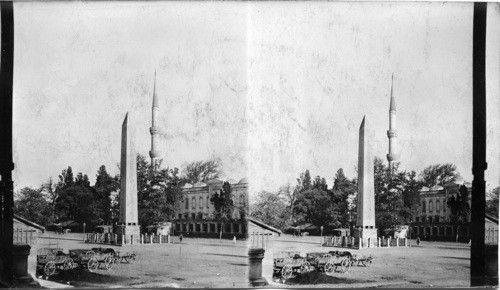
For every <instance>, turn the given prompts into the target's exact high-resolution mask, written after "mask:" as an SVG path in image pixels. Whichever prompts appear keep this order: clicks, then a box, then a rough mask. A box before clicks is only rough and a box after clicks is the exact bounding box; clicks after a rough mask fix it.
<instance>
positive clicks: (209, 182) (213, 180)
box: [207, 178, 223, 184]
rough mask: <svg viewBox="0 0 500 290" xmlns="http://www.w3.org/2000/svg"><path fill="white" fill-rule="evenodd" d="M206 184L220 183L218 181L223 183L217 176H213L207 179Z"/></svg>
mask: <svg viewBox="0 0 500 290" xmlns="http://www.w3.org/2000/svg"><path fill="white" fill-rule="evenodd" d="M207 183H208V184H220V183H223V181H222V180H220V179H219V178H214V179H210V180H209V181H207Z"/></svg>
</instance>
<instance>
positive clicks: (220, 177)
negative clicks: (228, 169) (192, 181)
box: [217, 172, 227, 181]
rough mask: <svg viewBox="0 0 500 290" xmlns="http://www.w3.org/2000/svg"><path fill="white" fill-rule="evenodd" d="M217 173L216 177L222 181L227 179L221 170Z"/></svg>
mask: <svg viewBox="0 0 500 290" xmlns="http://www.w3.org/2000/svg"><path fill="white" fill-rule="evenodd" d="M218 175H219V176H218V177H217V179H220V180H222V181H226V180H227V175H226V174H225V173H224V172H221V173H219V174H218Z"/></svg>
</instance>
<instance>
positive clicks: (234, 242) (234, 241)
mask: <svg viewBox="0 0 500 290" xmlns="http://www.w3.org/2000/svg"><path fill="white" fill-rule="evenodd" d="M233 244H236V236H234V237H233Z"/></svg>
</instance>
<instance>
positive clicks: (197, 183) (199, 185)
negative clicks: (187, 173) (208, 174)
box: [193, 182, 207, 187]
mask: <svg viewBox="0 0 500 290" xmlns="http://www.w3.org/2000/svg"><path fill="white" fill-rule="evenodd" d="M205 186H207V184H206V183H204V182H196V183H195V184H194V185H193V187H205Z"/></svg>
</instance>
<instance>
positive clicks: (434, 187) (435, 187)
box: [431, 185, 444, 191]
mask: <svg viewBox="0 0 500 290" xmlns="http://www.w3.org/2000/svg"><path fill="white" fill-rule="evenodd" d="M443 189H444V188H443V187H442V186H440V185H434V186H433V187H431V190H432V191H436V190H443Z"/></svg>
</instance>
